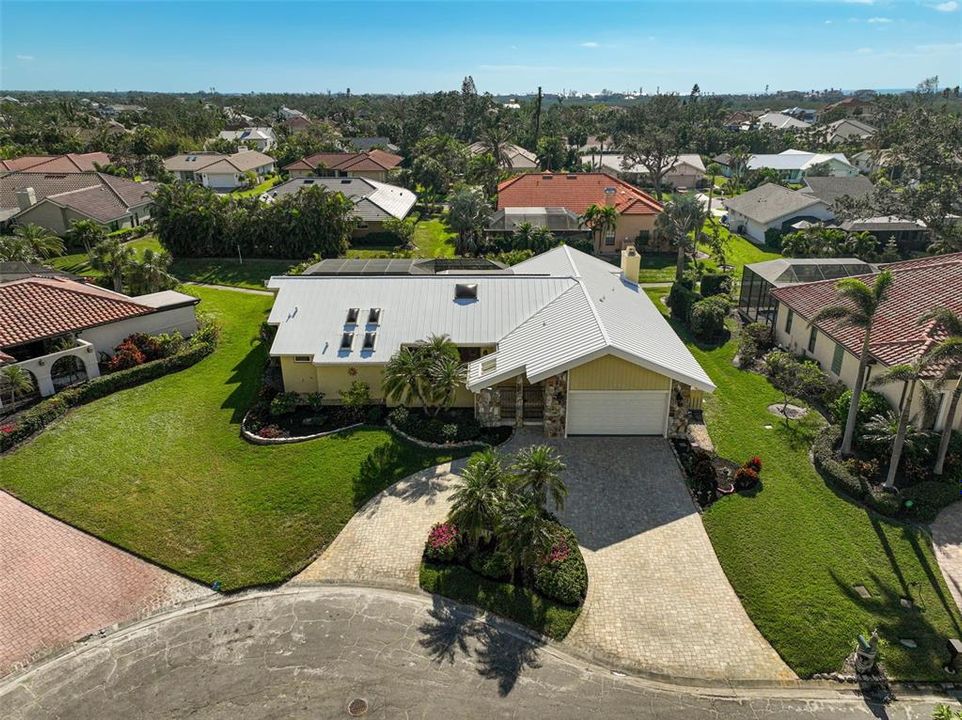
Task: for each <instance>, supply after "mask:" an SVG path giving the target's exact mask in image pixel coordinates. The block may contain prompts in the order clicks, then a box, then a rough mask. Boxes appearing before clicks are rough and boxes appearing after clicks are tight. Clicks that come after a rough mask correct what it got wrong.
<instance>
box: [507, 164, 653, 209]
mask: <svg viewBox="0 0 962 720" xmlns="http://www.w3.org/2000/svg"><path fill="white" fill-rule="evenodd" d="M605 188H614V189H615V195H614V206H615V208H616V209H617V210H618V212H619V213H621V214H623V215H657V214H658V213H660V212H661V211H662V206H661V204H660V203H659V202H658V201H657V200H655V199H654V198H653V197H652V196H651V195H649V194H648V193H645V192H642V191H641V190H639V189H638V188H636V187H635V186H634V185H631V184H629V183H626V182H625V181H624V180H620V179H618V178H616V177H614V176H612V175H609V174H608V173H601V172H593V173H558V174H554V173H530V174H527V175H518V176H516V177H513V178H510V179H508V180H505V181H504V182H502V183H501V184H499V185H498V209H499V210H503V209H504V208H508V207H512V208H521V207H538V208H541V207H563V208H567V209H568V210H570V211H571V212H574V213H577V214H579V215H580V214H581V213H583V212H584V211H585V210H586V209H587V208H588V206H589V205H592V204H596V205H604V204H605Z"/></svg>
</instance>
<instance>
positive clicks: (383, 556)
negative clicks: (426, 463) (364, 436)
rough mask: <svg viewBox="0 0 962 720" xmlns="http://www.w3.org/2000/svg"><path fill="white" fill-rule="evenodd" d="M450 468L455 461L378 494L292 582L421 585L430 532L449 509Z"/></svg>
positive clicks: (381, 585) (413, 587)
mask: <svg viewBox="0 0 962 720" xmlns="http://www.w3.org/2000/svg"><path fill="white" fill-rule="evenodd" d="M463 462H464V461H463V460H462V461H455V463H454V466H455V468H457V467H460V466H461V464H462V463H463ZM451 469H452V464H451V463H445V464H443V465H438V466H437V467H435V468H429V469H427V470H424V471H423V472H419V473H416V474H414V475H412V476H410V477H408V478H405V479H404V480H401V481H400V482H397V483H395V484H394V485H392V486H391V487H389V488H388V489H387V490H385V491H384V492H381V493H379V494H377V495H375V496H374V497H373V498H371V500H369V501H368V503H367V504H366V505H365V506H364V507H363V508H361V510H359V511H358V512H357V514H356V515H355V516H354V517H353V518H351V520H350V522H348V524H347V525H346V526H345V527H344V529H343V530H341V532H340V533H339V534H338V536H337V537H336V538H335V539H334V542H332V543H331V544H330V545H329V546H328V547H327V549H325V551H324V552H323V553H322V554H321V556H320V557H319V558H318V559H317V560H316V561H315V562H313V563H311V564H310V565H308V566H307V568H305V569H304V571H303V572H301V573H300V574H299V575H298V576H297V577H295V578H294V580H293V582H335V583H336V582H341V583H356V584H360V585H372V586H377V587H399V588H402V589H408V590H413V589H417V587H418V568H419V567H420V566H421V552H422V551H423V549H424V541H425V539H426V538H427V536H428V531H429V530H430V529H431V526H432V525H433V524H434V523H436V522H439V521H441V520H443V519H444V518H445V516H447V514H448V508H449V507H450V504H449V501H448V496H449V495H450V492H449V490H450V483H451V480H452V479H453V477H454V476H453V475H451Z"/></svg>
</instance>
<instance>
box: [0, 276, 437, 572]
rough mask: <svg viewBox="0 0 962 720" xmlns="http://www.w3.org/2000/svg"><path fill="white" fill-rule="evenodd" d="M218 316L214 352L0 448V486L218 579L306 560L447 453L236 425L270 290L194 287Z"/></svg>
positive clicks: (366, 432) (389, 439)
mask: <svg viewBox="0 0 962 720" xmlns="http://www.w3.org/2000/svg"><path fill="white" fill-rule="evenodd" d="M193 291H194V292H195V293H196V294H197V295H198V296H199V297H200V298H201V304H200V309H201V310H203V311H205V312H208V313H212V314H214V315H215V316H217V317H218V318H219V319H220V322H221V323H222V324H223V334H222V338H221V344H220V346H219V347H218V349H217V350H216V351H215V352H214V354H213V355H211V356H210V357H208V358H206V359H204V360H202V361H201V362H200V363H198V364H197V365H195V366H193V367H191V368H189V369H187V370H184V371H182V372H180V373H176V374H173V375H168V376H166V377H163V378H160V379H157V380H154V381H153V382H150V383H148V384H146V385H142V386H140V387H137V388H132V389H130V390H125V391H123V392H119V393H116V394H114V395H111V396H109V397H106V398H103V399H101V400H98V401H96V402H94V403H91V404H90V405H86V406H83V407H80V408H77V409H75V410H73V411H71V413H70V414H69V415H68V416H67V417H66V418H65V419H64V420H63V421H61V422H59V423H57V424H55V425H54V426H52V427H49V428H47V429H46V430H45V431H44V432H43V433H42V434H40V435H39V436H38V437H37V438H36V439H35V440H34V441H33V442H30V443H28V444H27V445H25V446H23V447H21V448H20V449H18V450H16V451H13V452H12V453H10V454H8V455H6V456H4V457H0V487H3V488H4V489H5V490H8V491H9V492H11V493H13V494H14V495H16V496H17V497H19V498H21V499H23V500H25V501H26V502H28V503H30V504H32V505H35V506H37V507H39V508H41V509H43V510H44V511H46V512H49V513H50V514H52V515H54V516H55V517H58V518H61V519H62V520H65V521H66V522H68V523H70V524H72V525H75V526H77V527H80V528H82V529H84V530H86V531H88V532H91V533H93V534H94V535H97V536H99V537H102V538H104V539H106V540H108V541H110V542H112V543H116V544H117V545H119V546H121V547H123V548H127V549H129V550H132V551H134V552H136V553H138V554H140V555H143V556H145V557H147V558H149V559H151V560H153V561H155V562H157V563H159V564H161V565H164V566H167V567H169V568H172V569H174V570H176V571H178V572H181V573H183V574H185V575H187V576H189V577H192V578H196V579H198V580H200V581H202V582H204V583H212V582H214V581H215V580H219V581H220V582H221V584H222V587H223V588H224V589H225V590H231V589H236V588H240V587H245V586H249V585H259V584H264V583H275V582H279V581H282V580H284V579H285V578H287V577H289V576H290V575H291V574H293V573H295V572H297V571H298V570H300V569H301V568H303V567H304V566H305V565H306V564H307V563H308V562H309V561H310V560H311V559H312V558H313V557H314V556H315V555H316V554H317V553H318V552H319V551H320V550H321V549H323V548H324V547H325V546H326V545H327V544H328V543H329V542H330V541H331V540H332V539H333V538H334V537H335V536H336V535H337V533H338V531H340V529H341V528H342V527H343V526H344V524H345V523H346V522H347V521H348V520H349V519H350V517H351V516H352V515H353V514H354V512H355V511H356V510H357V509H358V508H359V507H360V506H361V505H362V504H363V503H364V502H365V501H366V500H367V499H368V498H370V497H371V496H372V495H373V494H374V493H376V492H378V491H380V490H382V489H383V488H385V487H387V486H388V485H390V484H391V483H392V482H394V481H396V480H398V479H400V478H402V477H404V476H406V475H408V474H410V473H412V472H414V471H416V470H419V469H421V468H424V467H427V466H430V465H434V464H437V463H440V462H445V461H447V460H449V459H450V458H451V455H450V453H440V452H438V453H435V452H429V451H425V450H423V449H421V448H418V447H416V446H413V445H409V444H407V443H401V442H399V441H397V440H395V439H394V437H393V436H392V435H391V434H390V433H389V432H387V431H385V430H380V429H363V430H359V431H354V432H347V433H343V434H341V435H337V436H331V437H328V438H322V439H319V440H312V441H309V442H305V443H299V444H294V445H286V446H276V447H262V446H255V445H250V444H248V443H246V442H245V441H244V440H242V439H241V437H240V435H239V427H238V424H239V423H240V421H241V418H242V417H243V414H244V412H245V410H246V408H247V407H248V405H249V403H250V402H251V399H252V397H253V395H254V393H255V392H256V390H257V380H258V378H259V376H260V373H261V369H262V367H263V364H264V361H265V358H266V352H267V349H266V348H265V347H264V346H262V345H259V344H257V343H256V341H255V340H254V338H255V337H256V335H257V330H258V327H259V325H260V323H261V321H262V320H263V319H264V318H265V317H266V315H267V311H268V308H269V307H270V300H271V299H270V298H268V297H264V296H259V295H249V294H243V293H237V292H233V291H225V290H214V289H209V288H193Z"/></svg>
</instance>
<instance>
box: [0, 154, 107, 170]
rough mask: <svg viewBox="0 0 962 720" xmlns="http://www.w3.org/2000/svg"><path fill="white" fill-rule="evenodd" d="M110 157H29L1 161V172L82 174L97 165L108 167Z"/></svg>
mask: <svg viewBox="0 0 962 720" xmlns="http://www.w3.org/2000/svg"><path fill="white" fill-rule="evenodd" d="M109 163H110V156H109V155H108V154H107V153H103V152H91V153H67V154H66V155H27V156H24V157H20V158H12V159H10V160H0V170H6V171H9V172H17V171H20V172H23V171H26V170H29V171H30V172H45V173H81V172H93V171H95V170H96V169H97V168H96V167H94V166H95V165H108V164H109Z"/></svg>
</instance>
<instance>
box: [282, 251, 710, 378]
mask: <svg viewBox="0 0 962 720" xmlns="http://www.w3.org/2000/svg"><path fill="white" fill-rule="evenodd" d="M512 269H513V271H514V272H513V273H512V274H510V275H490V274H487V275H475V276H464V275H459V276H445V275H433V276H419V275H414V276H401V277H344V276H295V277H287V276H281V277H272V278H271V279H270V281H269V282H268V285H267V286H268V287H269V288H272V289H276V290H278V293H277V299H276V301H275V303H274V308H273V309H272V311H271V314H270V317H269V318H268V322H269V323H271V324H272V325H276V326H277V335H276V337H275V339H274V344H273V346H272V347H271V354H272V355H275V356H278V355H310V356H312V358H313V362H314V364H315V365H332V364H335V365H336V364H341V365H343V364H347V365H360V364H365V363H369V364H381V363H385V362H387V361H388V359H390V357H391V355H393V354H394V353H395V352H396V351H397V350H398V349H399V348H400V347H402V346H403V345H406V344H411V343H415V342H418V341H419V340H423V339H424V338H426V337H428V336H429V335H432V334H446V335H448V336H450V338H451V339H452V340H453V341H454V342H455V343H456V344H458V345H489V346H490V345H494V346H497V352H495V353H494V354H492V355H487V356H485V357H483V358H482V359H481V360H478V361H475V362H472V363H470V365H469V367H468V383H467V384H468V387H469V388H470V389H472V390H477V389H478V388H481V387H487V386H489V385H492V384H494V383H496V382H499V381H500V380H502V379H506V378H508V377H512V376H514V375H517V374H518V373H520V372H524V373H525V374H526V375H527V377H528V379H529V380H530V381H531V382H537V381H539V380H542V379H544V378H546V377H549V376H551V375H554V374H556V373H559V372H562V371H564V370H566V369H568V368H570V367H574V366H576V365H579V364H581V363H583V362H587V361H588V360H591V359H594V358H595V357H600V356H601V355H605V354H613V355H616V356H618V357H621V358H623V359H625V360H628V361H629V362H633V363H635V364H637V365H640V366H642V367H646V368H648V369H650V370H653V371H655V372H658V373H661V374H664V375H667V376H668V377H672V378H674V379H676V380H679V381H681V382H685V383H688V384H690V385H692V386H694V387H697V388H699V389H702V390H707V391H709V392H710V391H712V390H713V389H714V387H715V386H714V384H713V383H712V382H711V379H710V378H709V377H708V375H707V374H706V373H705V371H704V370H703V369H702V368H701V366H700V365H699V364H698V362H697V361H696V360H695V358H694V357H693V356H692V354H691V353H690V352H689V351H688V348H687V347H685V344H684V343H683V342H682V341H681V339H680V338H679V337H678V336H677V335H676V334H675V332H674V331H673V330H672V328H671V326H670V325H669V324H668V322H667V321H666V320H665V318H664V317H663V316H662V314H661V313H660V312H659V311H658V309H657V308H656V307H655V306H654V304H653V303H652V302H651V300H650V299H649V298H648V296H647V295H645V293H644V291H643V290H642V289H640V288H639V287H638V286H637V285H635V284H633V283H630V282H628V281H626V280H624V278H623V277H622V276H621V274H620V273H619V271H618V269H617V268H616V267H614V266H613V265H610V264H609V263H607V262H605V261H603V260H599V259H598V258H594V257H592V256H590V255H587V254H585V253H582V252H579V251H577V250H573V249H571V248H569V247H567V246H560V247H558V248H555V249H554V250H550V251H548V252H546V253H543V254H541V255H538V256H536V257H534V258H531V259H530V260H526V261H525V262H523V263H519V264H518V265H515V266H514V267H513V268H512ZM465 283H468V284H476V285H477V299H476V300H469V301H465V300H458V299H456V298H455V288H456V286H457V285H459V284H465ZM352 307H356V308H359V309H360V318H361V323H362V324H360V325H358V326H357V327H356V328H354V327H353V326H346V325H345V321H346V318H347V310H348V308H352ZM370 308H381V309H382V312H381V320H380V323H379V324H378V325H377V326H376V327H375V326H365V325H364V324H363V322H364V320H366V319H367V315H368V311H369V309H370ZM351 329H354V330H355V337H354V341H353V345H352V348H351V350H350V351H341V350H340V349H339V347H340V342H341V337H342V334H343V333H344V332H345V331H346V330H351ZM375 329H376V330H377V333H378V335H377V340H376V342H375V349H374V351H373V352H362V351H361V350H360V348H361V342H362V340H363V337H362V336H363V334H364V331H365V330H367V331H371V330H375Z"/></svg>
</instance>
